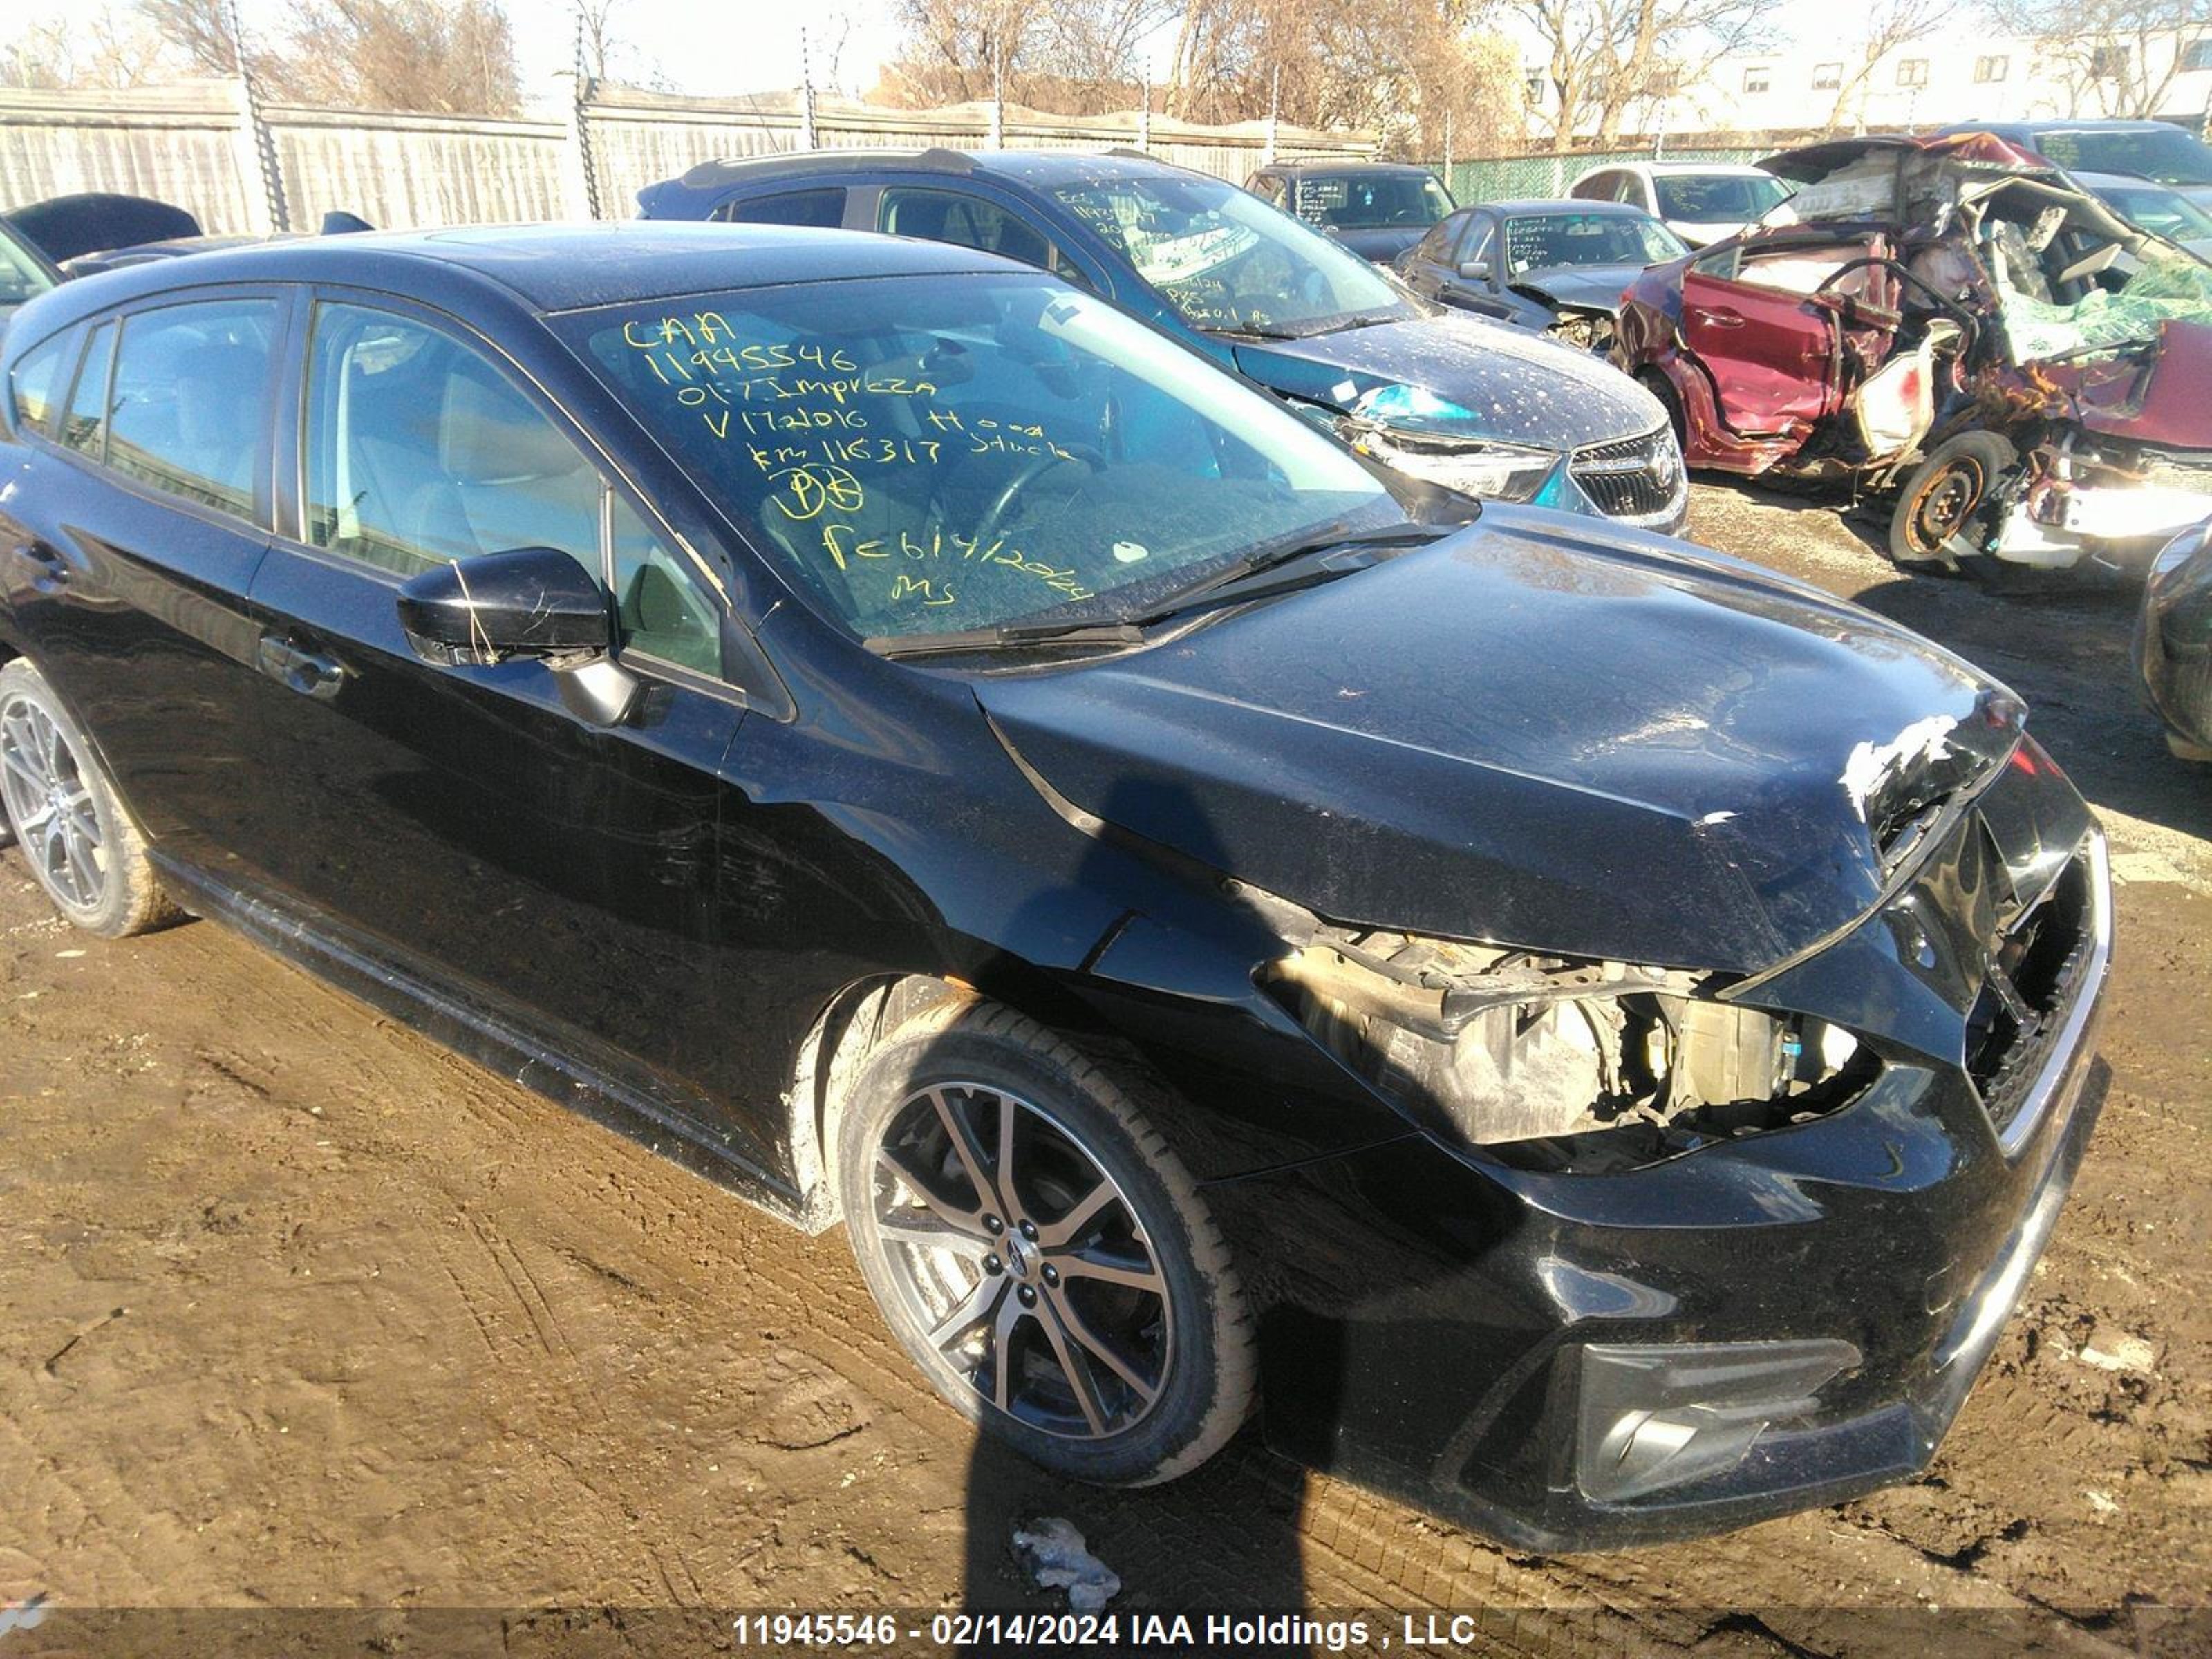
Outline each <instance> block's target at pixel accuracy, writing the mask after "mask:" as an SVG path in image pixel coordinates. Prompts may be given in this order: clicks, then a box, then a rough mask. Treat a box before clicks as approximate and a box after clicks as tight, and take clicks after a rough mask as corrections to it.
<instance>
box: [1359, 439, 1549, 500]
mask: <svg viewBox="0 0 2212 1659" xmlns="http://www.w3.org/2000/svg"><path fill="white" fill-rule="evenodd" d="M1346 436H1347V437H1349V438H1350V439H1351V441H1352V447H1353V448H1354V449H1357V450H1358V451H1359V452H1360V453H1362V454H1364V455H1371V456H1373V457H1374V458H1375V459H1376V460H1378V461H1380V462H1382V463H1383V465H1385V466H1393V467H1395V468H1397V469H1398V471H1401V472H1403V473H1407V474H1408V475H1409V476H1411V477H1416V478H1420V479H1423V480H1425V481H1426V482H1427V483H1433V484H1442V485H1443V487H1444V488H1445V489H1456V490H1457V491H1459V493H1460V494H1461V495H1479V496H1481V497H1483V498H1485V499H1486V500H1489V501H1528V500H1530V499H1532V498H1533V497H1534V495H1535V494H1536V492H1537V491H1538V490H1539V489H1542V488H1543V487H1544V480H1545V479H1546V478H1547V477H1550V476H1551V474H1552V470H1553V467H1555V466H1556V465H1559V456H1558V455H1556V454H1555V453H1553V452H1552V451H1550V450H1548V449H1532V448H1530V447H1528V446H1526V445H1523V444H1504V443H1493V442H1490V441H1473V440H1454V439H1449V438H1436V437H1431V436H1429V435H1426V434H1423V433H1417V432H1402V431H1400V430H1398V429H1396V428H1391V427H1370V426H1355V427H1354V428H1352V430H1351V431H1349V432H1347V434H1346Z"/></svg>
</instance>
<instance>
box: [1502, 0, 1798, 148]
mask: <svg viewBox="0 0 2212 1659" xmlns="http://www.w3.org/2000/svg"><path fill="white" fill-rule="evenodd" d="M1502 3H1503V5H1504V8H1505V9H1510V11H1511V12H1512V13H1513V14H1514V15H1516V16H1517V17H1518V18H1519V20H1520V21H1521V22H1522V25H1523V27H1525V28H1526V29H1527V30H1528V31H1529V32H1530V33H1534V35H1535V37H1536V39H1537V40H1539V41H1540V42H1541V46H1542V47H1543V50H1544V52H1545V53H1546V61H1545V64H1544V65H1543V70H1542V74H1543V76H1544V78H1545V80H1546V81H1547V82H1548V83H1549V84H1550V87H1551V89H1552V94H1553V106H1552V109H1551V112H1550V124H1551V127H1552V139H1553V143H1555V144H1557V145H1558V146H1559V147H1560V148H1562V149H1565V148H1566V147H1568V146H1570V145H1571V144H1572V143H1574V142H1575V139H1576V137H1577V135H1578V134H1580V133H1581V132H1582V131H1583V129H1584V128H1586V127H1587V128H1589V129H1590V130H1591V137H1593V139H1594V140H1595V143H1597V145H1598V147H1599V148H1601V149H1604V148H1607V147H1609V146H1611V145H1613V143H1616V142H1617V141H1618V140H1619V138H1620V131H1621V126H1622V123H1623V121H1624V119H1625V118H1626V116H1627V114H1628V112H1629V111H1630V110H1631V109H1632V107H1634V106H1637V105H1638V104H1648V103H1650V101H1652V100H1654V99H1655V98H1656V97H1658V96H1661V95H1662V94H1663V93H1664V91H1665V89H1666V88H1668V87H1670V86H1672V85H1676V84H1680V83H1682V82H1689V81H1694V80H1695V79H1697V78H1698V77H1699V76H1701V75H1703V74H1704V73H1705V70H1707V69H1709V68H1710V67H1711V65H1712V64H1713V62H1714V60H1715V59H1716V58H1720V57H1722V56H1723V55H1725V54H1726V53H1729V52H1737V51H1741V50H1742V49H1744V48H1746V47H1749V46H1757V45H1759V44H1761V43H1762V42H1764V41H1765V40H1766V39H1767V38H1768V36H1769V33H1770V23H1769V14H1770V13H1771V11H1772V9H1773V8H1772V7H1771V5H1770V4H1769V3H1767V0H1502Z"/></svg>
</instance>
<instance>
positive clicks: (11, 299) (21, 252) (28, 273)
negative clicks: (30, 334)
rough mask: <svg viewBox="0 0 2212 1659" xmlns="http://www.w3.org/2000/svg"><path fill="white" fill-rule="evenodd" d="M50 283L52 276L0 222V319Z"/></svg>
mask: <svg viewBox="0 0 2212 1659" xmlns="http://www.w3.org/2000/svg"><path fill="white" fill-rule="evenodd" d="M53 285H54V279H53V277H52V275H51V274H50V273H49V272H48V271H47V270H46V266H45V265H43V264H40V262H39V260H38V259H37V258H34V257H33V255H32V253H31V251H30V250H29V249H28V248H27V247H25V246H23V245H22V243H21V241H20V240H18V239H17V238H16V236H15V234H14V233H13V232H11V231H9V229H8V228H7V227H6V226H4V225H0V323H5V322H6V321H7V320H8V318H9V314H10V313H13V312H14V311H15V308H16V307H18V306H22V305H27V304H28V303H29V302H30V301H33V300H35V299H37V298H38V297H39V295H41V294H44V293H45V292H46V290H47V289H50V288H52V286H53Z"/></svg>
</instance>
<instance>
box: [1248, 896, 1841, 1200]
mask: <svg viewBox="0 0 2212 1659" xmlns="http://www.w3.org/2000/svg"><path fill="white" fill-rule="evenodd" d="M1261 983H1262V984H1263V985H1264V986H1266V987H1267V989H1268V990H1269V992H1270V993H1271V994H1273V995H1274V996H1275V997H1277V998H1278V1000H1280V1001H1282V1002H1283V1003H1284V1004H1285V1006H1287V1007H1289V1008H1290V1009H1291V1011H1292V1012H1294V1013H1296V1014H1297V1017H1298V1018H1299V1020H1300V1021H1301V1023H1302V1024H1304V1026H1305V1027H1306V1030H1308V1032H1309V1033H1310V1034H1311V1035H1312V1036H1313V1037H1314V1038H1315V1039H1316V1041H1318V1042H1321V1043H1322V1046H1324V1047H1325V1048H1328V1049H1329V1050H1330V1051H1331V1052H1332V1053H1333V1054H1335V1055H1336V1056H1337V1057H1338V1058H1339V1059H1340V1060H1342V1061H1343V1062H1344V1063H1345V1064H1346V1066H1350V1067H1351V1068H1352V1070H1353V1071H1354V1072H1357V1073H1358V1074H1359V1075H1360V1076H1362V1077H1364V1078H1365V1079H1367V1080H1368V1082H1369V1083H1370V1084H1371V1085H1373V1086H1374V1087H1375V1088H1376V1090H1377V1091H1380V1092H1382V1093H1383V1094H1384V1095H1387V1096H1389V1097H1390V1098H1391V1099H1393V1100H1395V1101H1396V1102H1398V1103H1400V1104H1401V1106H1403V1107H1404V1108H1405V1109H1406V1110H1407V1113H1408V1114H1409V1115H1411V1116H1413V1118H1414V1119H1415V1121H1418V1122H1419V1123H1421V1124H1423V1125H1424V1126H1425V1127H1427V1128H1429V1129H1430V1130H1431V1131H1432V1132H1434V1133H1437V1134H1438V1135H1440V1136H1442V1137H1443V1138H1445V1139H1449V1140H1452V1141H1454V1142H1456V1143H1458V1144H1460V1145H1462V1146H1480V1147H1482V1148H1483V1149H1484V1150H1485V1151H1486V1152H1487V1153H1489V1154H1490V1155H1492V1156H1493V1157H1496V1158H1499V1159H1501V1160H1503V1161H1504V1162H1506V1163H1509V1164H1515V1165H1516V1166H1518V1167H1521V1168H1524V1169H1533V1170H1559V1171H1574V1172H1577V1173H1594V1172H1597V1171H1601V1170H1621V1169H1632V1168H1635V1167H1637V1166H1638V1165H1640V1164H1649V1163H1653V1162H1656V1160H1658V1159H1660V1158H1668V1157H1671V1156H1673V1155H1674V1154H1675V1153H1677V1152H1689V1151H1692V1150H1694V1149H1695V1148H1697V1147H1699V1146H1703V1145H1705V1144H1706V1143H1707V1142H1709V1141H1712V1140H1717V1139H1735V1138H1736V1137H1739V1136H1741V1135H1747V1134H1757V1133H1761V1132H1763V1131H1765V1130H1768V1129H1776V1128H1780V1127H1784V1125H1787V1124H1790V1123H1796V1122H1802V1121H1805V1120H1807V1119H1808V1118H1811V1117H1817V1116H1820V1115H1822V1114H1824V1113H1826V1112H1830V1111H1833V1110H1835V1109H1837V1108H1838V1107H1840V1106H1842V1105H1844V1104H1846V1103H1849V1102H1850V1101H1851V1100H1853V1099H1856V1098H1857V1096H1858V1095H1859V1093H1860V1092H1861V1091H1863V1089H1864V1087H1865V1086H1866V1085H1867V1083H1868V1082H1869V1081H1870V1080H1871V1079H1872V1078H1873V1077H1874V1075H1875V1072H1876V1070H1877V1069H1878V1063H1877V1061H1876V1060H1875V1057H1874V1055H1873V1054H1872V1053H1871V1051H1870V1050H1868V1049H1867V1048H1864V1047H1863V1045H1861V1044H1860V1043H1859V1042H1858V1041H1857V1039H1856V1038H1855V1037H1853V1036H1851V1034H1850V1032H1848V1031H1846V1030H1843V1029H1842V1028H1841V1027H1838V1026H1834V1025H1830V1024H1826V1022H1824V1021H1820V1020H1816V1019H1810V1018H1802V1017H1796V1016H1778V1015H1774V1014H1770V1013H1767V1012H1764V1011H1762V1010H1759V1009H1755V1008H1745V1007H1739V1006H1735V1005H1733V1004H1730V1003H1726V1002H1722V1001H1718V1000H1715V998H1714V996H1713V992H1714V990H1716V989H1717V988H1718V985H1719V981H1717V977H1716V976H1714V975H1699V974H1692V973H1685V972H1682V971H1680V970H1679V969H1656V968H1646V967H1639V966H1637V965H1635V964H1632V963H1618V962H1575V961H1569V960H1566V959H1564V958H1560V957H1539V956H1535V955H1533V954H1531V953H1529V952H1526V951H1498V950H1493V949H1491V948H1489V947H1486V946H1481V945H1462V944H1458V943H1455V942H1453V941H1449V940H1443V939H1417V938H1413V937H1410V936H1408V935H1406V934H1402V933H1349V932H1341V931H1339V930H1335V929H1325V930H1323V931H1322V933H1320V934H1318V935H1316V937H1315V938H1314V939H1312V941H1311V942H1310V943H1309V944H1307V945H1305V946H1304V947H1303V948H1302V949H1299V950H1297V951H1292V952H1291V953H1290V954H1288V955H1286V956H1285V957H1281V958H1279V959H1278V960H1277V961H1275V962H1273V963H1269V964H1268V965H1267V969H1265V970H1263V973H1262V975H1261Z"/></svg>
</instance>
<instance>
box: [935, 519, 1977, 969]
mask: <svg viewBox="0 0 2212 1659" xmlns="http://www.w3.org/2000/svg"><path fill="white" fill-rule="evenodd" d="M975 696H976V697H977V699H978V701H979V702H981V704H982V706H983V708H984V709H985V711H986V712H987V714H989V716H990V718H991V719H992V720H993V721H994V724H995V725H996V726H997V727H998V729H999V731H1000V733H1001V735H1002V736H1003V738H1005V740H1006V742H1007V743H1009V744H1011V745H1012V748H1013V749H1014V750H1015V751H1016V752H1017V753H1018V755H1019V756H1020V757H1022V759H1023V760H1024V763H1026V764H1027V765H1028V766H1030V768H1032V769H1034V770H1035V771H1036V773H1037V775H1039V776H1041V777H1042V779H1043V780H1044V781H1046V782H1047V783H1048V784H1049V785H1050V786H1051V787H1052V788H1053V789H1054V791H1056V792H1057V793H1059V794H1060V795H1061V796H1063V797H1065V798H1066V799H1067V800H1069V801H1072V802H1073V804H1074V805H1077V806H1079V807H1080V808H1083V809H1085V811H1089V812H1091V813H1093V814H1096V815H1097V816H1098V817H1103V818H1104V819H1106V820H1107V821H1108V822H1109V823H1115V824H1118V825H1120V826H1121V827H1122V828H1123V829H1127V830H1131V831H1133V832H1134V833H1136V834H1137V835H1139V836H1143V837H1146V839H1148V840H1150V841H1152V842H1158V843H1160V844H1162V845H1164V846H1166V847H1169V848H1174V849H1176V851H1178V852H1180V853H1182V854H1184V855H1186V856H1188V857H1190V858H1194V859H1196V860H1200V861H1201V862H1202V863H1204V864H1206V865H1207V866H1211V867H1212V868H1214V869H1217V870H1220V871H1224V872H1228V873H1229V874H1231V875H1233V876H1236V877H1237V878H1240V879H1242V880H1244V881H1246V882H1249V883H1251V884H1255V885H1256V886H1258V887H1261V888H1263V889H1265V890H1268V891H1271V892H1273V893H1275V894H1276V895H1278V896H1281V897H1284V898H1287V899H1290V900H1291V901H1294V902H1297V903H1298V904H1301V905H1303V906H1305V907H1306V908H1310V909H1311V910H1314V911H1316V912H1317V913H1319V914H1320V915H1322V916H1324V917H1326V918H1328V919H1329V920H1332V921H1338V922H1342V923H1346V924H1349V925H1355V926H1357V925H1365V926H1372V927H1389V928H1394V929H1401V930H1405V931H1408V932H1414V933H1430V934H1438V935H1444V936H1449V937H1457V938H1467V939H1486V940H1491V941H1494V942H1498V943H1501V944H1509V945H1524V946H1527V947H1529V948H1532V949H1535V950H1540V951H1546V952H1555V953H1558V954H1561V955H1569V956H1583V957H1608V958H1613V959H1618V960H1625V961H1629V962H1640V963H1661V964H1666V965H1671V966H1679V967H1686V968H1692V969H1723V970H1730V971H1736V972H1744V973H1749V972H1755V971H1757V970H1759V969H1764V968H1766V967H1770V966H1772V965H1773V964H1775V963H1778V962H1780V961H1782V960H1784V958H1786V957H1790V956H1791V955H1794V954H1795V953H1796V952H1797V951H1801V950H1803V949H1805V948H1806V947H1808V946H1809V945H1814V944H1815V943H1817V942H1818V941H1820V940H1821V939H1824V938H1826V937H1827V936H1828V935H1829V934H1831V933H1834V932H1835V931H1837V930H1838V929H1840V928H1843V927H1847V926H1848V925H1850V923H1851V922H1853V921H1855V920H1857V918H1859V917H1860V916H1862V915H1864V914H1865V912H1866V911H1867V910H1868V909H1869V908H1871V907H1872V906H1873V905H1874V904H1875V902H1877V901H1878V899H1879V898H1880V896H1881V891H1882V889H1883V886H1884V877H1883V873H1882V870H1881V863H1880V860H1879V858H1878V855H1877V854H1876V852H1875V846H1874V843H1873V837H1872V835H1871V833H1870V831H1869V828H1868V826H1867V823H1866V822H1865V821H1864V819H1863V817H1862V812H1863V811H1872V812H1873V813H1874V814H1875V817H1877V819H1879V817H1881V805H1879V802H1880V801H1881V798H1882V797H1883V796H1884V795H1885V794H1887V795H1891V796H1894V794H1895V793H1896V792H1897V789H1898V787H1899V785H1900V783H1901V782H1903V781H1910V780H1911V778H1912V777H1913V776H1914V775H1916V774H1917V772H1919V770H1920V769H1923V768H1930V767H1932V768H1935V769H1939V770H1941V771H1942V772H1943V773H1944V774H1945V775H1947V776H1948V778H1949V779H1951V780H1952V781H1954V782H1962V781H1972V780H1974V779H1977V778H1978V777H1979V776H1981V775H1984V774H1986V772H1987V771H1988V770H1989V769H1990V768H1992V767H1993V766H1994V765H1995V764H1996V763H1997V762H1998V761H1999V760H2000V759H2001V758H2002V757H2003V756H2004V755H2005V754H2007V753H2008V752H2009V751H2010V750H2011V748H2012V747H2013V745H2014V744H2015V740H2016V731H2017V725H2016V722H2017V718H2018V705H2017V704H2016V702H2013V700H2012V699H2011V698H2010V697H2009V695H2008V694H2007V693H2005V692H2003V690H2002V688H1999V687H1996V686H1994V685H1993V684H1991V683H1990V682H1989V681H1986V680H1984V679H1983V678H1980V677H1979V676H1978V675H1977V674H1976V673H1975V672H1974V671H1973V670H1972V669H1971V668H1970V667H1969V666H1968V665H1966V664H1965V663H1963V662H1960V660H1958V659H1955V658H1954V657H1951V656H1949V655H1948V654H1947V653H1944V652H1942V651H1941V650H1940V649H1938V648H1937V647H1935V646H1933V645H1930V644H1929V643H1928V642H1926V641H1923V640H1920V639H1918V638H1917V637H1916V636H1915V635H1911V634H1909V633H1907V632H1905V630H1904V629H1899V628H1897V627H1895V626H1894V625H1893V624H1891V623H1887V622H1886V621H1884V620H1883V619H1881V618H1880V617H1875V616H1873V615H1871V614H1869V613H1868V612H1865V611H1859V610H1857V609H1856V608H1854V607H1851V606H1850V605H1844V604H1843V603H1841V602H1839V601H1837V600H1833V599H1828V598H1827V597H1826V596H1825V595H1822V594H1820V593H1818V592H1815V591H1814V590H1812V589H1809V588H1806V587H1802V586H1798V585H1796V584H1795V583H1791V582H1788V581H1785V580H1780V579H1778V578H1774V577H1771V576H1770V575H1768V574H1765V573H1763V572H1760V571H1759V570H1757V569H1755V568H1753V567H1751V566H1748V565H1742V564H1739V563H1737V562H1735V561H1733V560H1729V559H1726V558H1724V557H1723V556H1719V555H1717V554H1706V553H1703V552H1700V551H1699V550H1692V549H1688V548H1686V547H1684V546H1682V545H1681V544H1679V543H1674V542H1670V541H1667V540H1665V539H1663V538H1657V537H1651V536H1645V535H1642V534H1639V533H1638V532H1632V531H1618V532H1609V531H1604V530H1599V529H1596V528H1594V527H1592V526H1588V525H1586V524H1584V523H1583V521H1580V520H1575V521H1571V523H1570V521H1567V520H1561V519H1559V518H1558V517H1556V516H1554V515H1551V514H1547V513H1541V512H1537V511H1530V510H1526V509H1512V508H1504V507H1487V508H1486V510H1485V512H1484V515H1483V520H1482V521H1481V522H1480V524H1478V525H1476V526H1472V527H1471V528H1469V529H1468V530H1466V531H1464V532H1460V533H1458V534H1455V535H1454V536H1451V537H1449V538H1447V539H1445V540H1443V541H1442V542H1439V543H1436V544H1432V545H1430V546H1428V547H1425V548H1421V549H1419V550H1415V551H1413V552H1410V553H1407V554H1405V555H1403V556H1400V557H1398V558H1396V559H1394V560H1389V561H1388V562H1383V563H1381V564H1378V565H1376V566H1374V567H1373V568H1369V569H1366V570H1363V571H1360V572H1358V573H1355V574H1352V575H1349V576H1346V577H1343V578H1340V579H1339V580H1335V581H1332V582H1329V583H1327V584H1324V585H1323V586H1319V587H1316V588H1312V589H1309V590H1306V591H1304V592H1297V593H1294V594H1292V595H1291V596H1289V597H1287V598H1283V599H1277V600H1275V601H1273V602H1270V603H1266V604H1262V605H1257V606H1255V607H1254V608H1252V609H1250V610H1248V611H1243V612H1241V613H1237V614H1233V615H1231V616H1229V617H1225V618H1224V619H1223V620H1221V621H1218V622H1217V623H1212V624H1211V625H1208V626H1205V627H1201V628H1200V629H1198V630H1197V631H1195V632H1194V633H1193V634H1191V635H1188V636H1187V637H1185V638H1184V639H1182V641H1179V642H1176V643H1174V644H1170V645H1164V646H1161V647H1156V648H1154V649H1152V650H1148V651H1145V652H1141V653H1136V654H1134V655H1132V656H1129V657H1127V658H1124V659H1115V660H1110V661H1107V662H1103V663H1100V664H1097V665H1092V666H1090V667H1086V668H1083V669H1079V670H1072V671H1061V672H1054V673H1045V674H1034V675H1022V676H985V677H979V678H977V679H976V681H975ZM1870 803H1871V804H1870Z"/></svg>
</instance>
